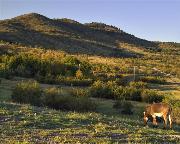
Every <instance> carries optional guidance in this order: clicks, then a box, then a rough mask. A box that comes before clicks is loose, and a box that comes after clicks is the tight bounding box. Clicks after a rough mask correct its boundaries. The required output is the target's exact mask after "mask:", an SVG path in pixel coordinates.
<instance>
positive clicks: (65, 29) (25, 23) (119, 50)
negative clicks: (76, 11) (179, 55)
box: [0, 13, 160, 57]
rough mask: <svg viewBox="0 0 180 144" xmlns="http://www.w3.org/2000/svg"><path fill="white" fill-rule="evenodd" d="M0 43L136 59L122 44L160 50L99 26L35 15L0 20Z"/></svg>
mask: <svg viewBox="0 0 180 144" xmlns="http://www.w3.org/2000/svg"><path fill="white" fill-rule="evenodd" d="M0 40H3V41H6V42H11V43H20V44H23V45H25V46H32V47H43V48H50V49H60V50H63V51H65V52H68V53H72V54H75V53H76V54H90V55H99V56H110V57H120V56H123V57H131V56H138V55H139V54H138V53H137V52H135V51H129V50H128V51H127V50H126V49H125V48H123V45H122V44H124V43H125V44H130V45H134V46H137V47H140V48H142V49H145V50H153V51H157V50H160V48H158V44H157V43H155V42H151V41H147V40H144V39H140V38H137V37H135V36H133V35H131V34H128V33H126V32H124V31H122V30H120V29H119V28H117V27H114V26H110V25H106V24H103V23H96V22H92V23H87V24H81V23H79V22H76V21H74V20H70V19H66V18H63V19H50V18H47V17H45V16H43V15H40V14H37V13H30V14H25V15H21V16H18V17H15V18H12V19H8V20H1V21H0Z"/></svg>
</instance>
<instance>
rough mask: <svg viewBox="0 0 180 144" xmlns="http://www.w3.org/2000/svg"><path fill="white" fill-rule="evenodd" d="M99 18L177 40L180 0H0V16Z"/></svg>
mask: <svg viewBox="0 0 180 144" xmlns="http://www.w3.org/2000/svg"><path fill="white" fill-rule="evenodd" d="M31 12H35V13H40V14H42V15H44V16H47V17H49V18H70V19H73V20H76V21H78V22H81V23H89V22H102V23H106V24H110V25H113V26H116V27H118V28H120V29H122V30H124V31H125V32H127V33H130V34H133V35H135V36H137V37H139V38H143V39H147V40H151V41H173V42H180V0H0V19H1V20H3V19H9V18H12V17H15V16H18V15H22V14H26V13H31Z"/></svg>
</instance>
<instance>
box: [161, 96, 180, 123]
mask: <svg viewBox="0 0 180 144" xmlns="http://www.w3.org/2000/svg"><path fill="white" fill-rule="evenodd" d="M163 102H164V103H168V104H170V105H171V107H172V117H173V122H175V123H177V124H180V100H178V99H175V98H174V97H173V96H172V95H167V96H166V97H165V98H164V99H163Z"/></svg>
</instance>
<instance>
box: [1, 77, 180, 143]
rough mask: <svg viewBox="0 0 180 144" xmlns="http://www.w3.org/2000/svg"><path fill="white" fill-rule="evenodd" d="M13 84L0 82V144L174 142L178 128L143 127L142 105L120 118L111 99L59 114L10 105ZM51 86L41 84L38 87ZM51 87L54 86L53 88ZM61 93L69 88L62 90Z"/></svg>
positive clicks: (176, 138) (179, 128) (178, 135)
mask: <svg viewBox="0 0 180 144" xmlns="http://www.w3.org/2000/svg"><path fill="white" fill-rule="evenodd" d="M16 83H17V79H16V81H11V80H5V79H3V80H2V83H1V86H0V100H1V102H0V141H1V143H52V142H53V143H115V142H117V143H178V142H179V141H180V126H179V125H174V126H173V129H172V130H169V129H168V130H164V129H163V125H162V124H160V125H159V127H158V128H153V126H152V124H151V123H150V124H149V127H148V128H147V127H143V121H142V112H143V109H144V106H145V105H146V104H145V103H140V102H133V105H134V109H133V111H134V115H131V116H128V115H122V114H120V113H119V112H118V111H117V110H115V109H113V108H112V106H113V103H114V101H112V100H105V99H96V101H97V103H98V108H97V111H96V112H92V113H90V112H86V113H77V112H63V111H57V110H53V109H48V108H43V107H34V106H30V105H20V104H15V103H12V102H11V90H12V88H13V87H14V86H15V84H16ZM51 86H52V85H44V84H41V87H51ZM53 86H54V85H53ZM62 89H64V91H65V92H67V91H68V89H69V87H62Z"/></svg>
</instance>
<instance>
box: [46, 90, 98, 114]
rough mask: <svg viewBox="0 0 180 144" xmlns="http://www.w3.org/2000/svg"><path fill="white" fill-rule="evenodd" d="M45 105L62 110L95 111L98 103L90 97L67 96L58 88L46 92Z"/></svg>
mask: <svg viewBox="0 0 180 144" xmlns="http://www.w3.org/2000/svg"><path fill="white" fill-rule="evenodd" d="M43 103H44V105H46V106H48V107H50V108H54V109H61V110H70V111H80V112H85V111H94V110H96V103H95V102H94V101H93V100H91V99H89V98H88V97H79V96H78V97H75V96H65V95H63V94H62V93H61V91H60V90H59V89H57V88H49V89H46V90H45V91H44V96H43Z"/></svg>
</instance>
